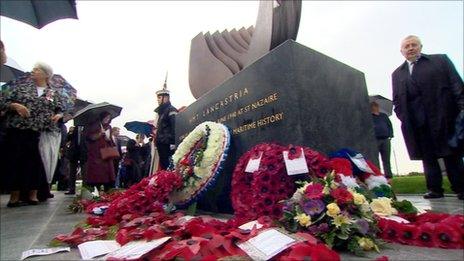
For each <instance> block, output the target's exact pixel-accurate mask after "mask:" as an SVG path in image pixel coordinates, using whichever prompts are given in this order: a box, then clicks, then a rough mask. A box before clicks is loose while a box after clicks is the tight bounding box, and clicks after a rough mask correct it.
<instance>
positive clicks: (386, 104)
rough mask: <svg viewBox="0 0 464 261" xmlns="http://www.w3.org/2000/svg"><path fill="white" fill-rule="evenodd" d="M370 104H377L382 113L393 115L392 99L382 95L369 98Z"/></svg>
mask: <svg viewBox="0 0 464 261" xmlns="http://www.w3.org/2000/svg"><path fill="white" fill-rule="evenodd" d="M369 102H376V103H377V104H378V105H379V109H380V111H381V112H383V113H385V114H387V115H388V116H391V115H392V110H393V102H392V101H391V100H390V99H387V98H385V97H383V96H382V95H372V96H369Z"/></svg>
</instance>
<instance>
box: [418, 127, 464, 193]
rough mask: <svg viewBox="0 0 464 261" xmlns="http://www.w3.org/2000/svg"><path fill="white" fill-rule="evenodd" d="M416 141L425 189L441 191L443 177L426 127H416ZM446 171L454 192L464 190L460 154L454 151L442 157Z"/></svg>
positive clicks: (463, 170) (463, 172) (463, 166)
mask: <svg viewBox="0 0 464 261" xmlns="http://www.w3.org/2000/svg"><path fill="white" fill-rule="evenodd" d="M415 135H416V141H417V144H418V145H419V148H420V150H421V152H422V165H423V166H424V174H425V181H426V184H427V189H428V190H429V191H431V192H435V193H443V188H442V185H443V177H442V174H441V168H440V165H439V164H438V159H439V158H441V157H439V156H437V155H436V154H435V153H434V151H436V146H437V145H435V143H434V139H433V138H432V135H431V134H430V131H429V129H428V128H425V127H422V128H416V131H415ZM443 160H444V162H445V168H446V173H447V175H448V179H449V181H450V183H451V189H452V190H453V191H454V192H455V193H461V192H464V162H463V159H462V155H459V154H458V153H454V154H451V155H448V156H445V157H443Z"/></svg>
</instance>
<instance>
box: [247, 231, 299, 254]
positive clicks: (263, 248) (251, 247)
mask: <svg viewBox="0 0 464 261" xmlns="http://www.w3.org/2000/svg"><path fill="white" fill-rule="evenodd" d="M296 242H297V241H296V240H295V239H293V238H291V237H289V236H287V235H285V234H284V233H282V232H280V231H278V230H276V229H272V228H271V229H267V230H264V231H263V232H261V233H259V235H257V236H255V237H253V238H251V239H249V240H248V241H245V242H243V243H240V244H238V247H240V248H241V249H242V250H243V251H245V253H247V255H249V256H250V257H251V258H252V259H253V260H269V259H271V258H272V257H274V256H275V255H277V254H279V253H280V252H282V251H284V250H285V249H287V248H288V247H290V246H291V245H293V244H295V243H296Z"/></svg>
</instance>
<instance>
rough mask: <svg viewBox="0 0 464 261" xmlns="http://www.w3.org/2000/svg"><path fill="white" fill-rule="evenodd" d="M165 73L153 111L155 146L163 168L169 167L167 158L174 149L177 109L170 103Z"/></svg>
mask: <svg viewBox="0 0 464 261" xmlns="http://www.w3.org/2000/svg"><path fill="white" fill-rule="evenodd" d="M166 81H167V74H166V79H165V80H164V85H163V89H161V90H159V91H157V92H156V96H157V98H158V105H159V106H158V108H156V109H155V112H156V113H157V114H158V122H157V124H156V126H157V129H156V137H155V142H156V147H157V149H158V153H159V158H160V167H161V169H163V170H165V169H167V168H168V167H169V158H170V157H171V156H172V154H174V149H175V143H176V142H175V129H176V128H175V126H176V125H175V124H176V120H175V117H176V114H177V109H176V108H174V106H172V105H171V102H170V100H169V99H170V97H169V90H167V84H166Z"/></svg>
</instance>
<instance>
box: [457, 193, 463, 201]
mask: <svg viewBox="0 0 464 261" xmlns="http://www.w3.org/2000/svg"><path fill="white" fill-rule="evenodd" d="M458 199H460V200H464V192H461V193H458Z"/></svg>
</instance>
